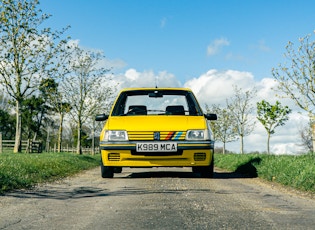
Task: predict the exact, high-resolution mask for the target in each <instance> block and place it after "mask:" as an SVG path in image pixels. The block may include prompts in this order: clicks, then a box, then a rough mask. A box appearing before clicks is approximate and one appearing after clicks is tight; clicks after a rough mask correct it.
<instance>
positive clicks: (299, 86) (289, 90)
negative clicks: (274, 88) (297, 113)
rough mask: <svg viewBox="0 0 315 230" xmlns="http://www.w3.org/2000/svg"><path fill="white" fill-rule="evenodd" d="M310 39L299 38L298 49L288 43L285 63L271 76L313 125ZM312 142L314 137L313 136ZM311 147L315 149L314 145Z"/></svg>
mask: <svg viewBox="0 0 315 230" xmlns="http://www.w3.org/2000/svg"><path fill="white" fill-rule="evenodd" d="M310 38H311V35H307V36H305V37H303V38H300V39H299V42H300V44H299V46H298V47H295V45H294V43H292V42H289V43H288V45H287V46H286V53H285V54H284V55H285V58H286V60H287V63H284V64H279V67H278V68H273V69H272V75H273V77H274V78H275V79H276V80H277V81H278V83H279V85H278V90H280V91H281V92H283V93H284V94H285V96H286V97H289V98H290V99H292V100H293V101H294V102H295V103H296V104H297V105H298V106H299V107H300V108H301V109H303V110H304V111H306V112H307V113H308V115H309V117H310V119H311V121H312V122H311V124H313V123H314V122H315V40H314V41H310ZM313 128H314V131H313V135H315V127H314V126H313ZM314 140H315V136H313V141H314ZM313 147H314V148H315V144H314V143H313ZM313 152H315V149H313Z"/></svg>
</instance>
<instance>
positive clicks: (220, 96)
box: [184, 69, 255, 106]
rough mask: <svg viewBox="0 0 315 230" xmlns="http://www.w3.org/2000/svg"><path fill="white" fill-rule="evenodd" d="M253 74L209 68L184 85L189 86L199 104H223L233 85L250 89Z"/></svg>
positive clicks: (231, 92) (252, 84)
mask: <svg viewBox="0 0 315 230" xmlns="http://www.w3.org/2000/svg"><path fill="white" fill-rule="evenodd" d="M254 84H255V82H254V76H253V75H252V74H251V73H249V72H240V71H236V70H227V71H218V70H215V69H212V70H209V71H208V72H207V73H205V74H203V75H201V76H200V77H198V78H193V79H191V80H189V81H187V82H186V83H185V84H184V86H185V87H188V88H191V89H192V90H193V91H194V93H195V95H196V97H197V98H198V100H199V103H200V105H201V106H204V105H205V104H208V105H211V104H221V105H223V104H225V102H226V99H228V98H230V97H231V96H232V95H233V86H234V85H237V87H238V88H242V89H244V90H250V89H251V88H252V87H253V86H254Z"/></svg>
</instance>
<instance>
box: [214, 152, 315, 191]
mask: <svg viewBox="0 0 315 230" xmlns="http://www.w3.org/2000/svg"><path fill="white" fill-rule="evenodd" d="M214 159H215V166H216V167H219V168H223V169H227V170H230V171H233V172H240V173H243V174H246V175H248V176H250V177H255V176H258V177H260V178H263V179H265V180H268V181H274V182H277V183H279V184H282V185H286V186H289V187H292V188H295V189H298V190H301V191H307V192H312V193H315V156H314V155H312V154H306V155H299V156H289V155H281V156H275V155H266V154H224V155H223V154H216V155H215V158H214ZM255 174H256V175H255Z"/></svg>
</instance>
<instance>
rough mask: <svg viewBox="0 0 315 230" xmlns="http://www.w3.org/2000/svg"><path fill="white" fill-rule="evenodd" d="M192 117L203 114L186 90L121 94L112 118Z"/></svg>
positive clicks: (141, 91)
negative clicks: (139, 116)
mask: <svg viewBox="0 0 315 230" xmlns="http://www.w3.org/2000/svg"><path fill="white" fill-rule="evenodd" d="M132 115H187V116H188V115H190V116H202V115H203V113H202V111H201V109H200V107H199V105H198V103H197V101H196V99H195V97H194V95H193V94H192V93H191V92H188V91H184V90H158V89H157V90H135V91H126V92H123V93H121V94H120V96H119V98H118V99H117V102H116V104H115V107H114V109H113V112H112V116H132Z"/></svg>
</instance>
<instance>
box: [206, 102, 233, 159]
mask: <svg viewBox="0 0 315 230" xmlns="http://www.w3.org/2000/svg"><path fill="white" fill-rule="evenodd" d="M206 110H207V112H208V113H209V112H210V109H209V108H208V106H207V105H206ZM211 113H216V114H217V116H218V119H217V120H216V121H211V122H210V126H211V129H212V132H213V134H214V139H215V140H219V141H221V142H222V143H223V148H222V152H223V154H225V145H226V143H228V142H232V141H235V140H237V133H236V132H235V130H236V129H235V120H234V119H231V111H230V110H229V109H227V108H221V107H220V106H219V105H213V106H212V107H211Z"/></svg>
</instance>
